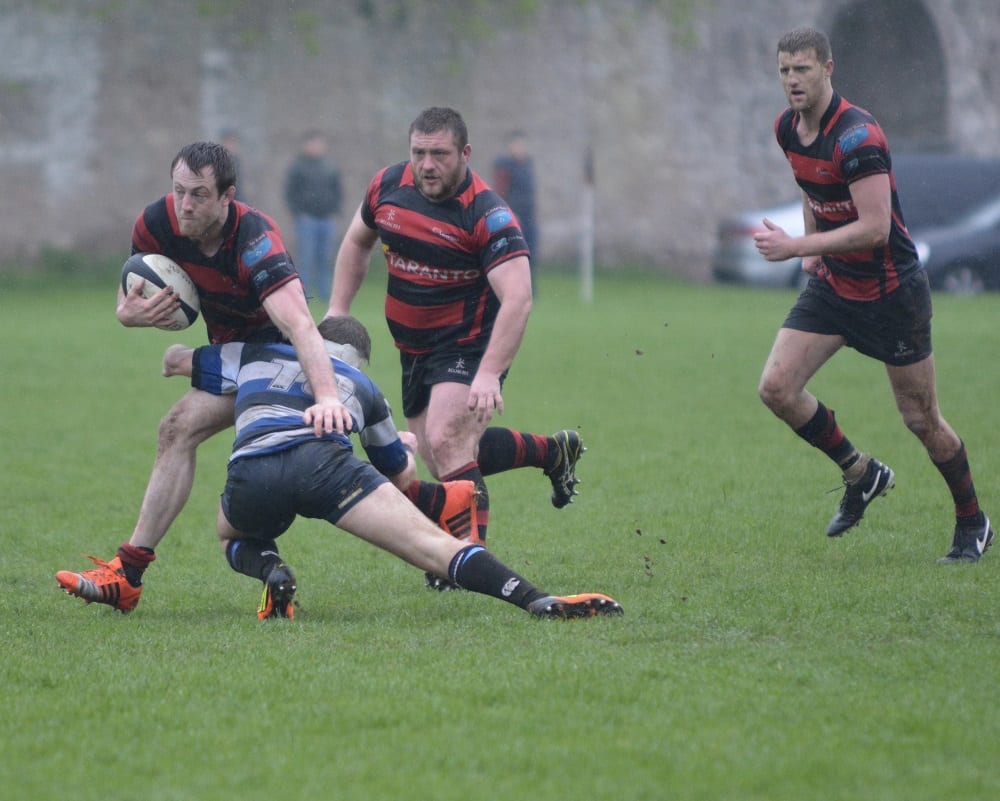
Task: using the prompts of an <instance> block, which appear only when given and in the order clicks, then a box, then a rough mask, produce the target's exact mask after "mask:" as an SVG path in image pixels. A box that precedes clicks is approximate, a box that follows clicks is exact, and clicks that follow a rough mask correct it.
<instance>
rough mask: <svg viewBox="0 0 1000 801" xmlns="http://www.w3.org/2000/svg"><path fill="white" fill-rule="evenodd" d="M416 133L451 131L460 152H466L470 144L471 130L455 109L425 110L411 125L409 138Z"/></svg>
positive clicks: (435, 108)
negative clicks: (466, 147)
mask: <svg viewBox="0 0 1000 801" xmlns="http://www.w3.org/2000/svg"><path fill="white" fill-rule="evenodd" d="M414 131H419V132H420V133H425V134H432V133H437V132H438V131H451V135H452V136H453V137H454V138H455V144H456V145H457V146H458V149H459V150H464V149H465V146H466V145H467V144H469V129H468V128H467V127H466V125H465V120H463V119H462V115H461V114H459V113H458V112H457V111H455V109H453V108H447V107H440V106H431V107H430V108H425V109H424V110H423V111H421V112H420V114H418V115H417V118H416V119H415V120H414V121H413V122H412V123H410V133H409V136H413V133H414Z"/></svg>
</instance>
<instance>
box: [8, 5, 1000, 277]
mask: <svg viewBox="0 0 1000 801" xmlns="http://www.w3.org/2000/svg"><path fill="white" fill-rule="evenodd" d="M205 9H211V10H207V11H206V10H205ZM873 9H874V11H873ZM920 17H924V18H927V19H928V20H929V22H930V26H931V29H932V38H934V37H936V40H937V41H931V42H930V43H928V42H926V41H923V40H921V41H920V42H919V45H920V47H922V48H927V47H933V48H939V49H940V56H941V63H942V64H944V73H945V74H944V75H943V76H941V77H940V80H938V81H937V82H936V83H937V89H936V90H933V91H932V89H931V88H930V84H931V83H932V82H931V81H928V80H927V77H926V76H921V75H917V74H914V75H913V77H912V79H910V75H909V72H908V70H909V67H908V66H907V65H908V64H911V63H912V64H913V65H917V66H919V64H921V63H933V61H927V60H926V59H924V60H923V61H921V59H922V57H923V56H922V54H921V53H914V54H910V53H907V52H905V50H904V51H903V52H901V51H900V50H899V48H904V49H905V47H906V46H907V45H906V42H907V41H908V40H907V37H906V35H905V33H904V34H902V35H900V34H899V31H900V30H901V29H902V30H904V31H905V30H906V26H907V25H910V24H912V20H914V19H916V18H920ZM802 24H812V25H817V26H819V27H823V28H824V29H826V30H828V31H830V32H831V36H832V38H833V39H834V48H835V58H836V57H837V52H838V51H837V48H838V41H837V38H836V37H835V36H834V35H833V31H841V32H847V33H845V35H850V36H862V35H864V36H867V37H868V38H867V39H865V41H866V42H876V43H878V42H880V41H883V40H885V41H886V42H887V43H888V42H889V40H890V38H892V37H890V35H889V34H894V35H895V37H894V38H895V40H896V41H897V45H896V48H897V49H896V50H895V51H892V50H891V48H889V49H887V52H886V54H885V58H886V59H887V60H888V61H890V62H891V63H889V64H887V65H885V68H884V69H881V68H878V67H879V62H878V56H877V55H876V56H875V57H873V58H874V61H872V59H869V61H867V62H865V65H864V69H863V70H862V71H861V74H860V76H859V75H858V70H855V71H854V80H855V81H862V82H863V85H859V87H858V91H864V90H871V91H882V92H883V93H886V95H885V96H887V97H896V96H903V97H910V96H911V95H912V97H913V104H916V105H917V106H919V105H920V103H922V102H924V101H925V100H926V101H927V103H928V105H929V106H930V107H929V108H928V113H929V114H935V113H939V114H941V115H943V116H944V118H945V119H946V120H947V125H946V126H945V130H946V140H947V141H946V142H945V144H947V145H949V146H951V147H953V148H954V149H957V150H961V151H965V152H970V153H977V154H992V153H995V152H996V151H997V150H998V145H1000V78H998V77H997V72H996V70H995V64H996V63H997V56H998V55H1000V15H998V14H997V13H996V5H995V0H939V1H938V2H933V3H932V2H929V0H882V2H872V0H867V1H866V2H861V1H859V0H840V1H839V2H837V1H835V0H830V1H828V2H820V1H819V0H812V1H810V0H794V1H793V0H756V1H755V0H713V1H712V2H695V0H673V2H671V0H617V1H616V2H612V0H604V1H602V0H590V1H589V2H579V0H551V1H550V2H545V1H544V0H536V2H530V0H523V1H522V2H518V3H494V4H485V3H478V2H468V1H466V2H460V0H438V1H437V2H415V1H414V0H409V1H406V0H357V2H350V3H347V2H343V3H325V2H320V0H313V1H312V2H310V1H308V0H305V1H302V0H291V1H290V2H278V3H275V2H269V1H267V0H219V2H217V3H215V4H204V3H198V2H195V0H161V1H160V2H153V1H152V0H115V2H111V1H110V0H77V1H76V2H64V3H61V4H56V3H52V4H50V3H45V4H37V3H33V2H27V0H3V2H0V186H3V187H4V191H3V192H2V193H0V262H3V263H6V264H8V265H10V264H12V263H17V264H22V265H23V264H27V263H30V262H31V261H32V259H34V258H35V257H37V255H38V254H39V253H40V252H41V251H42V250H43V249H45V248H57V249H74V248H83V249H87V250H89V251H92V252H95V253H112V254H113V253H125V252H126V250H127V248H128V236H129V232H130V229H131V224H132V221H133V219H134V217H135V215H136V213H137V212H138V211H139V210H140V209H141V208H142V206H144V205H145V204H146V203H147V202H149V201H151V200H153V199H154V198H155V197H157V196H159V195H161V194H163V193H164V192H166V191H167V190H168V188H169V184H168V168H169V162H170V160H171V158H172V157H173V155H174V154H175V153H176V151H177V150H178V149H179V147H180V146H181V145H183V144H185V143H187V142H189V141H193V140H195V139H201V138H215V137H218V136H219V134H220V132H221V131H222V130H223V129H225V128H230V127H234V128H237V129H238V130H239V131H240V132H241V135H242V140H243V152H242V154H241V158H242V163H243V165H244V173H245V175H244V180H243V182H242V183H243V184H244V189H245V190H246V192H247V194H248V196H249V198H250V199H251V200H252V201H254V202H255V203H256V204H257V205H259V206H260V207H261V208H263V209H264V210H266V211H268V212H269V213H271V214H272V215H273V216H275V217H276V218H277V219H278V221H279V223H282V224H283V226H284V227H285V228H286V232H287V233H288V238H289V239H290V238H291V237H290V234H291V232H290V230H288V218H287V214H286V212H285V209H284V204H283V202H282V198H281V185H282V180H283V175H284V171H285V169H286V167H287V165H288V163H289V161H290V160H291V158H292V155H293V153H294V150H295V146H296V143H297V140H298V137H299V134H300V133H301V132H302V131H303V130H305V129H307V128H311V127H321V128H324V129H326V130H327V131H329V133H330V134H331V136H332V139H333V142H334V155H335V156H336V158H337V160H338V161H339V162H340V164H341V166H342V169H343V172H344V176H345V185H346V190H347V195H348V197H349V199H350V206H351V209H349V210H348V213H349V211H350V210H353V207H354V206H355V205H356V203H357V202H358V201H359V200H360V197H361V193H362V191H363V189H364V186H365V184H366V183H367V180H368V179H369V178H370V176H371V175H372V173H373V172H374V171H375V170H376V169H378V168H379V167H381V166H383V165H384V164H387V163H390V162H394V161H398V160H402V159H404V158H405V157H406V150H407V142H406V130H407V127H408V125H409V122H410V120H411V119H412V118H413V117H414V116H415V115H416V113H417V112H418V111H419V110H420V109H421V108H423V107H425V106H428V105H452V106H454V107H456V108H458V109H459V110H460V111H461V112H462V113H463V115H464V116H465V117H466V120H467V122H468V123H469V127H470V138H471V141H472V145H473V156H472V163H473V167H474V169H477V170H478V171H479V172H480V173H482V174H483V175H484V177H486V178H487V179H489V177H490V173H491V169H490V163H491V161H492V158H493V156H494V155H495V154H496V153H497V152H499V151H500V150H501V148H502V142H503V136H504V133H505V132H506V131H507V130H509V129H510V128H511V127H520V128H524V129H525V130H526V131H527V132H528V133H529V135H530V137H531V140H532V145H533V149H534V153H535V159H536V166H537V168H538V171H539V176H538V178H539V207H540V218H541V239H542V246H541V249H540V251H541V252H540V254H539V255H540V258H541V260H542V261H545V262H550V263H572V262H575V260H576V258H577V254H578V247H577V240H578V237H579V234H580V229H581V216H582V213H583V212H582V209H583V204H582V202H581V199H582V197H583V195H584V192H585V189H586V187H585V184H584V161H585V159H586V157H587V154H588V153H592V154H593V165H594V174H595V176H596V182H595V185H594V208H595V225H596V228H595V244H596V259H597V263H598V264H599V265H602V266H608V267H619V266H626V267H631V266H648V267H652V268H656V269H663V270H669V271H673V272H677V273H679V274H683V275H687V276H691V277H696V278H703V277H706V276H707V275H708V264H709V256H710V251H711V247H712V242H713V237H714V233H715V226H716V223H717V221H718V219H719V218H720V217H721V216H723V215H725V214H727V213H729V212H734V211H739V210H742V209H745V208H747V207H756V206H759V205H763V204H770V203H773V202H776V201H780V200H784V199H787V198H788V197H791V196H792V195H793V194H794V188H793V186H792V183H791V178H790V176H789V173H788V169H787V167H786V166H785V165H784V163H783V161H782V159H781V156H780V153H779V152H778V149H777V146H776V145H775V144H774V142H773V137H772V134H771V123H772V121H773V119H774V116H775V115H776V114H777V113H778V111H780V109H781V108H782V106H783V96H782V94H781V90H780V87H779V85H778V82H777V76H776V72H775V69H774V44H775V41H776V39H777V36H778V35H779V34H780V33H781V32H782V31H783V30H785V29H786V28H788V27H793V26H796V25H802ZM880 26H881V27H880ZM859 31H860V33H859ZM899 41H902V43H903V44H898V42H899ZM916 44H917V42H916V41H914V42H913V45H914V46H913V48H912V49H914V50H915V49H916ZM887 47H888V45H887ZM873 50H874V51H876V53H878V52H881V49H880V48H878V47H876V48H872V47H866V49H865V52H867V53H868V54H869V56H870V55H871V52H872V51H873ZM848 52H849V50H848ZM910 55H912V56H913V60H912V61H908V60H907V59H906V58H901V56H907V57H909V56H910ZM872 64H874V65H875V66H874V67H873V66H872ZM893 64H895V65H897V68H896V69H895V70H894V69H890V68H889V67H891V66H892V65H893ZM899 65H902V66H899ZM848 66H850V65H848ZM848 73H849V71H848ZM849 74H850V73H849ZM836 78H837V76H836V75H835V86H838V88H840V89H841V90H843V92H844V94H845V95H846V96H848V97H852V94H851V91H850V88H848V87H845V86H839V85H838V84H837V80H836ZM928 98H933V103H931V101H930V100H927V99H928ZM872 102H873V108H872V110H873V111H874V112H875V113H876V116H879V110H878V108H877V107H874V105H875V103H876V101H872ZM936 106H940V108H937V107H936ZM904 116H905V115H904ZM901 119H903V117H901ZM906 125H907V126H908V128H909V130H899V131H893V130H889V135H890V140H891V141H895V140H896V137H898V138H899V140H900V141H910V140H914V141H919V139H920V130H919V128H920V125H919V123H914V122H912V121H910V122H908V123H906ZM888 128H889V126H888V125H887V129H888ZM914 128H915V129H916V130H913V129H914ZM345 217H346V214H345ZM343 222H346V219H345V220H344V221H343Z"/></svg>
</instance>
